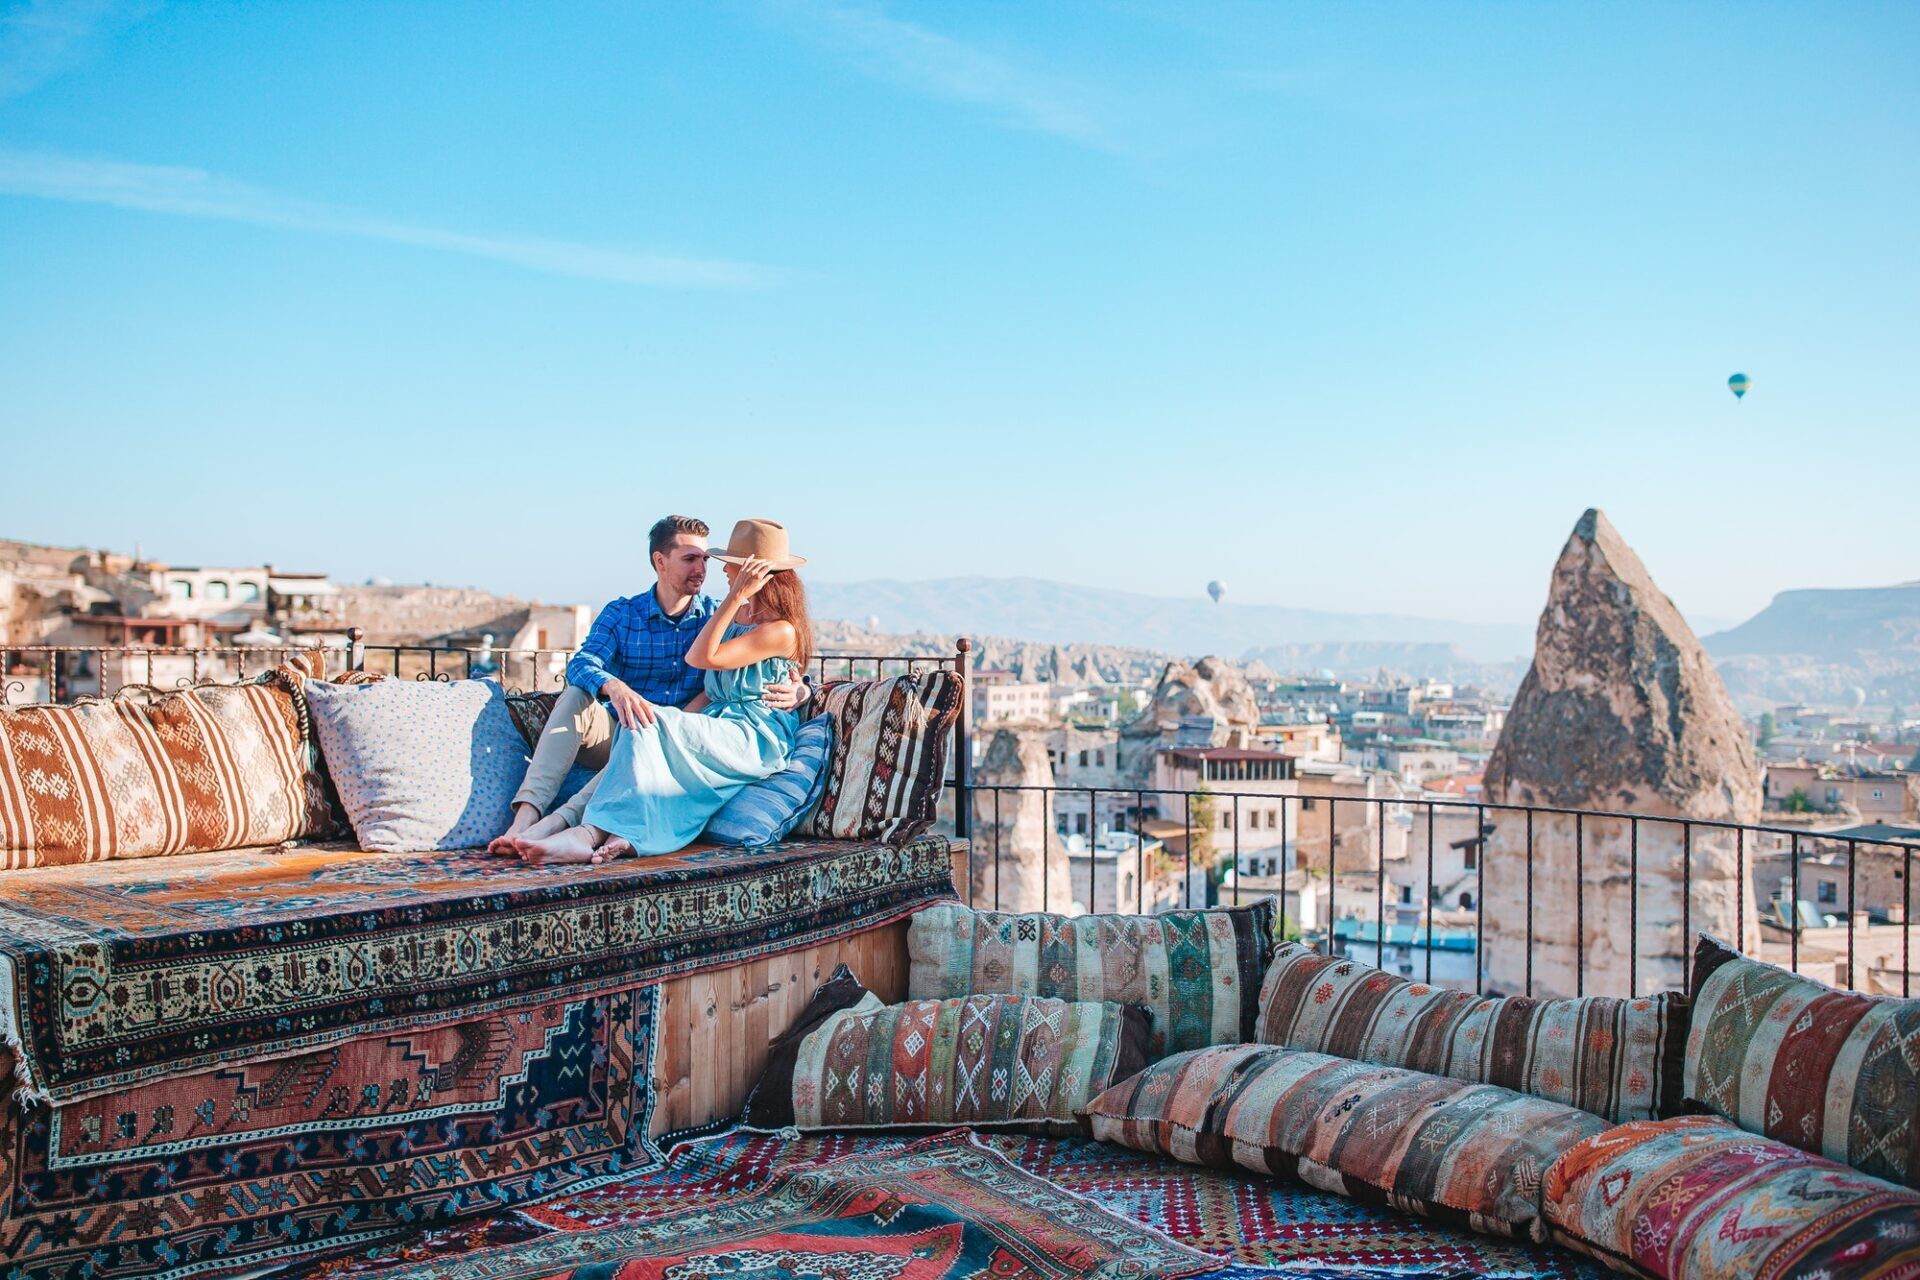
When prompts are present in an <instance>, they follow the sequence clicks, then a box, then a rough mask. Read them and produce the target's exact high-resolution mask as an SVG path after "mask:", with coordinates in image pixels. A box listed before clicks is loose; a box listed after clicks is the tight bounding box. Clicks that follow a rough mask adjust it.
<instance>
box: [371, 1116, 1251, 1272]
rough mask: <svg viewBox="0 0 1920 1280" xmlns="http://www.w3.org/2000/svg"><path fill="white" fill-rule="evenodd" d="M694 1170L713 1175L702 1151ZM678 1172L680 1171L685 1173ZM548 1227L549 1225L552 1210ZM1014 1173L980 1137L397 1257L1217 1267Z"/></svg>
mask: <svg viewBox="0 0 1920 1280" xmlns="http://www.w3.org/2000/svg"><path fill="white" fill-rule="evenodd" d="M681 1150H682V1151H683V1152H689V1151H690V1152H692V1153H693V1154H692V1155H691V1157H690V1159H689V1161H688V1164H687V1166H686V1172H688V1173H690V1174H691V1176H692V1178H693V1180H694V1181H696V1182H699V1181H709V1180H710V1179H711V1176H712V1171H711V1169H710V1167H709V1165H708V1162H707V1160H706V1156H705V1154H704V1153H702V1152H700V1151H699V1149H698V1147H697V1146H695V1147H690V1148H682V1149H681ZM678 1168H679V1167H678V1166H677V1165H676V1171H678ZM536 1220H537V1219H536ZM1222 1265H1223V1264H1222V1261H1221V1260H1220V1259H1217V1258H1211V1257H1208V1256H1207V1255H1205V1254H1202V1253H1199V1252H1197V1251H1195V1250H1192V1249H1188V1248H1186V1247H1184V1246H1182V1245H1179V1244H1176V1243H1174V1242H1173V1241H1171V1240H1169V1239H1167V1238H1166V1237H1165V1236H1163V1235H1161V1234H1160V1233H1159V1232H1157V1231H1154V1230H1152V1229H1151V1228H1148V1227H1145V1226H1142V1225H1140V1224H1139V1223H1135V1222H1129V1221H1128V1220H1126V1219H1125V1218H1121V1217H1119V1216H1118V1215H1116V1214H1112V1213H1109V1212H1107V1211H1106V1210H1104V1209H1101V1208H1099V1207H1098V1206H1097V1205H1094V1204H1092V1203H1090V1202H1088V1201H1086V1200H1083V1199H1081V1198H1079V1197H1077V1196H1071V1195H1067V1194H1066V1193H1064V1192H1062V1191H1060V1190H1059V1189H1058V1188H1056V1187H1053V1186H1051V1185H1049V1184H1048V1183H1046V1182H1045V1181H1043V1180H1041V1179H1039V1178H1035V1177H1034V1176H1033V1175H1031V1174H1028V1173H1024V1172H1022V1171H1021V1170H1019V1169H1018V1168H1016V1167H1014V1166H1013V1165H1012V1164H1011V1163H1009V1162H1008V1161H1007V1160H1005V1159H1003V1158H1002V1157H1001V1156H999V1155H997V1154H995V1153H994V1152H992V1151H990V1150H988V1149H987V1148H985V1147H982V1146H979V1145H978V1144H976V1143H975V1142H974V1141H973V1140H972V1138H971V1136H970V1135H968V1134H966V1133H964V1132H955V1133H947V1134H941V1135H939V1136H937V1137H933V1138H926V1139H922V1140H921V1141H919V1142H915V1143H912V1144H910V1145H906V1146H900V1147H895V1148H894V1149H892V1150H888V1151H883V1152H875V1153H862V1152H856V1153H854V1154H852V1155H848V1156H844V1157H842V1158H841V1159H839V1160H834V1161H830V1162H827V1163H811V1162H801V1163H793V1164H788V1165H785V1166H784V1167H781V1168H778V1169H776V1170H775V1171H774V1173H773V1175H772V1176H771V1177H770V1178H769V1179H767V1180H766V1181H765V1182H763V1183H761V1184H760V1185H759V1186H757V1187H755V1188H754V1189H752V1190H748V1191H742V1192H735V1193H733V1194H731V1195H728V1196H726V1197H724V1198H721V1199H714V1198H712V1197H702V1196H694V1197H687V1198H680V1197H674V1196H665V1197H660V1198H659V1199H657V1200H655V1201H651V1202H649V1204H648V1206H647V1208H646V1210H645V1211H644V1212H641V1211H637V1210H636V1211H635V1212H631V1213H628V1214H626V1215H624V1217H623V1219H622V1221H620V1222H619V1223H618V1224H616V1225H611V1226H602V1227H596V1228H593V1229H590V1230H556V1231H552V1232H550V1233H549V1234H547V1235H545V1236H541V1237H537V1238H535V1239H532V1240H528V1241H524V1242H521V1243H516V1244H503V1245H496V1246H493V1247H488V1248H481V1249H477V1250H472V1251H468V1252H464V1253H455V1254H446V1255H443V1256H440V1257H435V1258H423V1259H420V1260H416V1261H409V1262H400V1263H396V1264H395V1265H394V1266H393V1267H392V1268H391V1269H390V1270H388V1271H386V1272H384V1273H382V1274H384V1275H386V1276H388V1277H390V1280H719V1278H721V1277H727V1278H730V1280H961V1278H962V1277H994V1278H995V1280H1149V1278H1150V1277H1164V1278H1165V1280H1176V1278H1177V1277H1181V1276H1192V1275H1198V1274H1200V1273H1202V1272H1208V1271H1217V1270H1219V1269H1220V1268H1221V1266H1222Z"/></svg>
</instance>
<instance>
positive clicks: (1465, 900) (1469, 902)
mask: <svg viewBox="0 0 1920 1280" xmlns="http://www.w3.org/2000/svg"><path fill="white" fill-rule="evenodd" d="M1460 905H1461V906H1463V907H1466V908H1468V909H1469V910H1470V909H1472V907H1473V894H1472V893H1471V892H1467V893H1462V894H1461V895H1460Z"/></svg>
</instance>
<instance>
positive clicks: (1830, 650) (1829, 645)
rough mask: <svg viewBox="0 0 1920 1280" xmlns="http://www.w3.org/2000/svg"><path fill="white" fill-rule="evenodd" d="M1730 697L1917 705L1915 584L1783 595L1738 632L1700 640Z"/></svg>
mask: <svg viewBox="0 0 1920 1280" xmlns="http://www.w3.org/2000/svg"><path fill="white" fill-rule="evenodd" d="M1701 643H1702V644H1704V645H1705V646H1706V649H1707V652H1708V653H1710V654H1712V655H1713V659H1714V664H1715V665H1716V666H1717V667H1718V668H1719V669H1720V677H1721V679H1723V680H1725V681H1726V682H1727V688H1728V689H1729V690H1731V691H1732V693H1733V695H1734V698H1735V699H1736V700H1737V701H1739V702H1741V703H1742V704H1743V705H1746V706H1747V707H1749V708H1751V707H1752V706H1754V705H1756V704H1762V703H1774V702H1812V703H1817V704H1829V705H1830V704H1835V703H1838V704H1841V705H1846V704H1849V703H1856V702H1865V703H1867V704H1869V705H1874V706H1883V705H1886V704H1888V703H1894V704H1899V705H1901V706H1911V705H1913V704H1914V703H1917V702H1920V582H1906V583H1901V584H1900V585H1898V586H1892V587H1858V588H1850V589H1834V590H1808V591H1782V592H1781V593H1780V594H1779V595H1777V596H1775V597H1774V598H1773V603H1772V604H1769V605H1768V606H1767V607H1766V608H1764V609H1762V610H1761V611H1760V612H1759V613H1757V614H1755V615H1754V616H1753V617H1751V618H1749V619H1747V620H1746V621H1745V622H1743V623H1741V624H1740V625H1739V626H1737V627H1730V628H1728V629H1727V630H1725V631H1721V632H1717V633H1716V634H1714V635H1710V636H1707V637H1706V638H1705V639H1703V640H1702V641H1701Z"/></svg>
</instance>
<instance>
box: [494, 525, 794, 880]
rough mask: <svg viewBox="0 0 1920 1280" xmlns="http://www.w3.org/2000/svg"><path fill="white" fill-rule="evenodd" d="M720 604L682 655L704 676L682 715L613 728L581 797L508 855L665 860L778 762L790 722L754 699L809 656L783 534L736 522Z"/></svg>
mask: <svg viewBox="0 0 1920 1280" xmlns="http://www.w3.org/2000/svg"><path fill="white" fill-rule="evenodd" d="M708 554H710V555H711V556H713V557H714V558H715V559H717V560H719V561H721V562H722V564H723V565H724V566H725V570H726V575H727V584H728V588H729V590H728V591H727V598H726V599H725V600H723V601H721V603H720V607H719V608H718V609H716V610H714V612H713V616H712V617H710V618H709V619H708V620H707V624H706V626H705V627H703V628H702V629H701V631H700V635H699V636H698V637H697V638H696V639H695V640H694V642H693V648H691V649H689V650H688V651H687V664H688V665H689V666H693V667H698V668H700V669H702V670H704V671H705V672H706V673H707V679H706V688H705V691H704V692H703V693H702V694H701V695H700V696H698V697H696V698H695V699H694V700H693V701H692V702H690V703H688V704H687V707H686V709H685V710H680V709H678V708H674V707H657V708H655V713H656V718H655V720H654V722H653V724H652V725H650V726H648V727H646V728H643V729H636V730H627V729H622V730H620V732H619V734H618V735H617V736H616V737H615V739H614V743H613V751H612V754H611V755H610V756H609V758H608V760H607V767H606V768H605V769H603V770H601V772H600V775H599V777H598V778H596V779H595V780H594V782H593V783H592V784H590V785H589V786H588V787H586V788H583V789H582V791H581V793H580V794H579V795H576V796H575V797H574V798H573V799H572V800H570V801H568V802H567V803H566V804H565V805H563V806H561V807H560V808H559V809H557V810H555V811H554V812H553V813H552V814H551V815H549V816H548V817H546V818H544V819H542V820H541V821H540V822H539V823H537V824H535V825H534V826H533V827H531V828H529V829H528V830H527V833H526V834H525V835H524V836H521V837H519V838H518V839H516V840H515V841H514V849H515V851H517V852H518V853H519V854H520V856H521V857H522V858H523V859H525V860H526V861H527V862H528V863H531V864H533V865H535V866H540V865H544V864H546V863H549V862H592V863H601V862H608V861H611V860H612V859H613V858H615V857H618V856H619V855H620V854H623V853H629V852H632V853H672V852H673V851H675V850H677V849H683V848H685V847H686V846H687V845H689V844H692V843H693V841H694V840H695V839H696V838H697V837H698V836H699V835H700V832H701V831H702V830H703V829H705V827H706V825H707V819H709V818H711V817H712V816H713V815H714V814H715V813H717V812H718V811H719V809H720V807H721V806H722V805H724V804H725V803H726V802H727V801H728V800H730V799H732V798H733V796H734V795H735V794H737V793H738V792H739V791H740V789H741V788H742V787H744V786H746V785H747V784H748V783H750V782H757V781H759V780H760V779H762V778H767V777H771V776H772V775H773V774H775V773H778V772H779V771H780V770H781V769H784V768H785V767H786V765H787V756H788V753H789V752H791V751H792V749H793V740H794V735H795V733H796V732H798V729H799V718H798V717H797V716H796V715H795V714H794V713H793V712H791V711H775V710H773V709H772V708H771V707H768V706H767V705H766V704H765V703H764V702H762V701H761V699H760V695H761V691H762V690H764V689H765V688H766V686H767V685H769V684H773V683H776V682H778V681H780V680H784V679H787V678H788V676H789V672H792V673H793V674H794V675H795V676H796V677H797V675H798V674H799V673H801V672H804V671H805V670H806V666H807V662H808V660H809V659H811V658H812V656H813V628H812V625H811V624H810V623H809V621H808V619H807V594H806V588H805V587H803V586H802V585H801V582H800V578H799V576H798V575H797V574H795V573H794V570H795V569H796V568H798V567H799V566H800V565H803V564H805V563H806V558H805V557H803V556H795V555H789V554H788V550H787V531H786V529H784V528H783V527H781V526H780V525H778V524H775V523H774V522H773V521H771V520H742V521H741V522H740V523H739V524H737V525H735V526H734V528H733V536H732V537H731V538H729V539H728V540H727V548H726V550H724V551H721V550H717V549H716V550H713V551H710V552H709V553H708Z"/></svg>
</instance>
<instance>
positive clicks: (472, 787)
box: [306, 680, 527, 853]
mask: <svg viewBox="0 0 1920 1280" xmlns="http://www.w3.org/2000/svg"><path fill="white" fill-rule="evenodd" d="M306 691H307V702H308V705H309V707H310V708H311V709H312V713H313V726H314V730H315V732H316V733H317V735H318V737H319V739H320V750H321V753H322V754H323V755H324V756H325V757H326V762H327V774H328V776H329V777H330V778H331V779H332V781H333V785H334V787H335V789H336V790H337V791H338V792H339V795H340V804H341V807H342V808H344V809H345V810H346V812H347V818H348V819H349V821H351V822H352V823H353V830H354V834H355V835H356V836H358V837H359V839H360V847H361V848H363V849H369V850H373V851H375V852H380V853H404V852H416V851H420V850H426V849H468V848H473V847H475V846H478V845H483V844H485V843H486V842H487V841H489V840H491V839H492V838H493V837H494V836H497V835H499V834H500V833H501V832H502V831H504V830H506V827H507V822H508V820H509V818H510V817H511V813H510V808H511V803H512V800H513V793H514V791H515V790H516V789H517V788H518V787H519V785H520V781H521V779H522V778H524V777H525V776H526V772H527V753H526V747H525V744H524V742H523V740H522V739H521V737H520V734H519V731H518V730H516V729H515V728H514V725H513V717H512V716H511V715H510V714H509V713H508V711H507V699H506V695H505V694H504V693H502V692H501V689H500V686H499V685H497V684H494V683H492V682H491V681H488V680H455V681H452V682H448V683H443V682H440V681H433V680H378V681H374V682H373V683H371V684H354V685H338V684H323V683H320V682H318V681H309V682H308V683H307V686H306Z"/></svg>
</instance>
